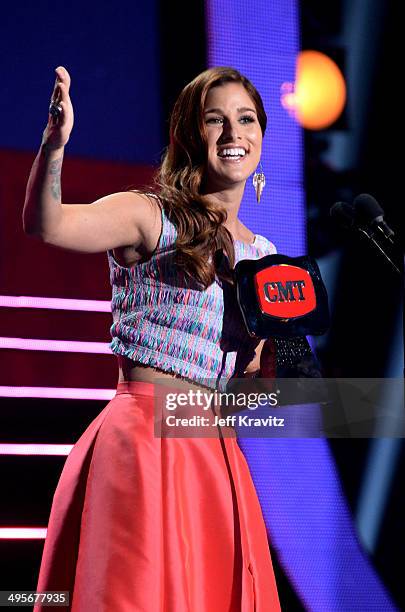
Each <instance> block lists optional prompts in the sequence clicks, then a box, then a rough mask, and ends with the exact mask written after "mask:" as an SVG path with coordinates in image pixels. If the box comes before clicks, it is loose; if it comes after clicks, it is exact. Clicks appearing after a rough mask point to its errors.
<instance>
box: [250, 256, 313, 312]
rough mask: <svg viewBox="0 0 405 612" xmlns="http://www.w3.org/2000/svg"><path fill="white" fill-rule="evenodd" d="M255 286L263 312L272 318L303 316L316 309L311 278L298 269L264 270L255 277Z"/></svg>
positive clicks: (305, 271)
mask: <svg viewBox="0 0 405 612" xmlns="http://www.w3.org/2000/svg"><path fill="white" fill-rule="evenodd" d="M255 287H256V293H257V298H258V301H259V306H260V308H261V310H262V312H264V313H266V314H269V315H272V316H273V317H279V318H280V319H289V318H291V317H302V316H303V315H306V314H308V313H309V312H311V311H312V310H314V309H315V308H316V296H315V287H314V284H313V282H312V278H311V275H310V274H309V272H308V271H307V270H303V269H302V268H299V267H298V266H290V265H288V264H280V265H278V266H271V267H270V268H265V269H264V270H261V271H260V272H258V273H257V274H256V275H255Z"/></svg>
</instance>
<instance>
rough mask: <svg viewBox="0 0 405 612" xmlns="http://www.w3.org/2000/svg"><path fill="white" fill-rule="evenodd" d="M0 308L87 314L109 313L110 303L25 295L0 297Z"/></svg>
mask: <svg viewBox="0 0 405 612" xmlns="http://www.w3.org/2000/svg"><path fill="white" fill-rule="evenodd" d="M0 306H3V307H5V308H49V309H52V310H87V311H89V312H109V313H111V305H110V302H108V301H104V300H77V299H66V298H50V297H36V296H34V297H31V296H27V295H18V296H17V295H0Z"/></svg>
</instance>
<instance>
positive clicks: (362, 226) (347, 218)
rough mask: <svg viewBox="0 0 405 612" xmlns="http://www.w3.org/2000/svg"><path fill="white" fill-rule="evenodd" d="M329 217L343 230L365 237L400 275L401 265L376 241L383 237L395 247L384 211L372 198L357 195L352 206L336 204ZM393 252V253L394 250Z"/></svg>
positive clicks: (365, 194) (392, 234)
mask: <svg viewBox="0 0 405 612" xmlns="http://www.w3.org/2000/svg"><path fill="white" fill-rule="evenodd" d="M330 216H331V217H332V218H333V219H335V221H337V222H338V223H339V225H341V226H342V227H344V228H345V229H348V230H353V231H355V232H358V233H360V234H362V235H364V236H366V238H367V239H368V240H370V242H371V243H372V244H373V245H374V247H376V248H377V249H378V250H379V252H380V253H381V254H382V255H383V256H384V257H385V259H387V261H389V263H390V264H391V265H392V267H393V268H394V270H395V271H396V272H398V273H399V274H401V264H400V263H399V262H397V261H395V260H396V259H397V257H396V256H395V254H394V253H392V254H391V253H387V252H386V250H385V248H384V247H383V246H382V245H381V244H380V242H379V241H378V240H377V239H378V238H381V237H384V239H385V241H388V242H389V243H390V245H391V246H394V247H395V246H396V242H395V240H394V236H395V234H394V232H393V231H392V229H391V228H390V227H389V225H387V223H386V222H385V221H384V211H383V209H382V208H381V206H380V205H379V203H378V202H377V200H376V199H375V198H373V196H371V195H369V194H367V193H362V194H360V195H358V196H357V197H356V198H355V200H354V206H352V205H351V204H348V203H347V202H336V203H335V204H334V205H333V206H332V208H331V209H330ZM386 246H387V245H385V247H386ZM391 250H392V249H391ZM393 250H394V251H395V249H393Z"/></svg>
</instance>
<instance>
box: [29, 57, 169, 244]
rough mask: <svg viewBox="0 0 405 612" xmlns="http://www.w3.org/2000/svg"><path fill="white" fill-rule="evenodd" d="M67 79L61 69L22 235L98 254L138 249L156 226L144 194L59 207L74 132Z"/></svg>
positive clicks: (152, 205)
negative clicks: (68, 146)
mask: <svg viewBox="0 0 405 612" xmlns="http://www.w3.org/2000/svg"><path fill="white" fill-rule="evenodd" d="M70 82H71V80H70V75H69V73H68V71H67V70H66V69H65V68H63V67H62V66H60V67H59V68H57V69H56V81H55V87H54V90H53V94H52V100H51V102H52V103H53V104H54V105H55V106H59V107H60V109H61V110H60V114H59V116H58V117H57V118H55V116H53V115H52V114H51V113H49V116H48V123H47V125H46V128H45V130H44V134H43V139H42V143H41V147H40V149H39V152H38V155H37V157H36V159H35V161H34V164H33V166H32V169H31V173H30V176H29V180H28V184H27V190H26V197H25V203H24V210H23V227H24V231H25V232H26V233H27V234H29V235H32V236H35V237H37V238H39V239H40V240H42V241H44V242H46V243H47V244H51V245H54V246H58V247H61V248H65V249H69V250H73V251H80V252H84V253H97V252H102V251H106V250H108V249H114V248H118V247H124V246H128V245H132V246H134V247H135V248H137V247H140V246H141V245H142V244H143V242H144V239H145V236H147V235H148V234H149V233H150V232H151V231H153V230H154V228H155V227H156V224H158V223H159V222H160V215H159V214H158V213H159V211H158V209H157V204H156V203H155V202H151V200H150V199H149V198H147V197H146V196H144V195H143V194H138V193H134V192H122V193H116V194H112V195H109V196H106V197H104V198H101V199H99V200H97V201H96V202H93V203H92V204H63V203H62V193H61V173H62V163H63V155H64V149H65V145H66V144H67V142H68V140H69V137H70V133H71V131H72V128H73V120H74V117H73V106H72V102H71V99H70V95H69V90H70Z"/></svg>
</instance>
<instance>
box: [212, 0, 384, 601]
mask: <svg viewBox="0 0 405 612" xmlns="http://www.w3.org/2000/svg"><path fill="white" fill-rule="evenodd" d="M206 14H207V34H208V62H209V65H210V66H224V65H228V66H233V67H235V68H237V69H239V70H240V71H241V72H242V73H244V74H245V75H246V76H247V77H248V78H250V80H251V81H252V82H253V83H254V85H256V87H257V88H258V90H259V91H260V93H261V95H262V97H263V100H264V104H265V108H266V112H267V114H268V119H269V127H268V132H267V133H266V137H265V140H264V143H263V154H262V164H263V169H264V172H265V174H266V183H267V184H266V187H265V191H264V193H263V196H262V202H261V203H260V204H259V205H258V204H257V203H256V202H255V198H254V191H253V188H252V187H251V185H250V184H249V185H247V188H246V192H245V196H244V199H243V203H242V207H241V214H240V217H241V218H242V220H243V221H244V222H245V223H246V224H247V225H248V227H250V228H251V229H252V230H253V231H254V232H257V233H260V234H264V235H265V236H267V237H268V238H270V239H271V240H272V241H273V242H274V243H275V244H276V246H277V249H278V252H279V253H285V254H288V255H301V254H303V253H304V252H305V250H306V239H305V236H306V219H305V207H304V202H305V193H304V184H303V147H302V133H301V129H300V128H299V127H298V125H297V124H296V123H295V122H294V121H293V119H292V118H291V117H290V116H289V115H288V114H287V113H286V112H285V110H284V109H283V108H282V106H281V104H280V90H281V87H282V85H283V83H285V82H293V81H294V78H295V59H296V55H297V53H298V51H299V48H300V46H299V31H298V26H299V19H298V3H297V2H295V1H293V0H275V1H274V2H269V1H268V0H254V1H247V0H233V2H228V1H227V0H206ZM249 182H250V181H249ZM239 444H240V446H241V448H242V450H243V453H244V455H245V457H246V459H247V461H248V464H249V468H250V470H251V473H252V477H253V480H254V483H255V486H256V489H257V492H258V496H259V500H260V503H261V506H262V510H263V515H264V518H265V522H266V526H267V529H268V533H269V536H270V540H271V543H272V545H273V547H274V549H275V551H276V552H277V556H278V559H279V561H280V563H281V564H282V566H283V567H284V569H285V571H286V573H287V575H288V576H289V577H290V579H291V581H292V583H293V584H294V586H295V589H296V591H297V593H298V594H299V595H300V597H301V599H302V601H303V602H304V603H305V606H306V609H308V610H311V612H317V611H319V612H325V610H327V611H328V612H338V611H339V612H342V611H349V610H393V609H394V606H393V605H392V604H391V602H390V600H389V597H388V595H387V593H386V591H385V589H384V587H383V586H382V584H381V583H380V581H379V579H378V576H377V575H376V573H375V571H374V570H373V568H372V566H371V564H370V562H369V560H368V559H367V557H366V556H365V555H364V553H363V551H362V550H361V548H360V546H359V542H358V539H357V535H356V532H355V529H354V526H353V521H352V517H351V515H350V512H349V508H348V504H347V502H346V500H345V497H344V495H343V492H342V489H341V486H340V483H339V478H338V474H337V471H336V467H335V464H334V461H333V457H332V455H331V452H330V449H329V446H328V443H327V442H326V441H325V440H321V439H301V440H300V439H290V440H289V439H278V440H276V439H271V438H267V439H266V438H264V439H252V438H245V439H243V438H240V439H239Z"/></svg>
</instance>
